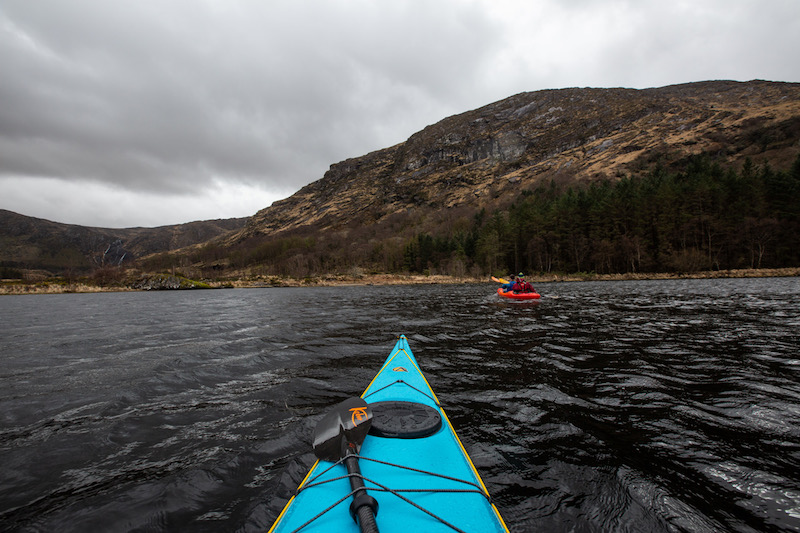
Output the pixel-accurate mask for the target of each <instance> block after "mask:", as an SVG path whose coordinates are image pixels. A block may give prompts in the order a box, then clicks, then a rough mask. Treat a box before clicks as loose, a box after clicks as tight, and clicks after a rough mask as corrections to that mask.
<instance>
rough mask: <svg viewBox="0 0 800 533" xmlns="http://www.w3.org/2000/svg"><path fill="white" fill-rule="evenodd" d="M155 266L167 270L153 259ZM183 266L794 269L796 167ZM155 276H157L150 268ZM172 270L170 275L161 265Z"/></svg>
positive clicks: (543, 193) (377, 229) (306, 240)
mask: <svg viewBox="0 0 800 533" xmlns="http://www.w3.org/2000/svg"><path fill="white" fill-rule="evenodd" d="M163 260H164V261H169V260H170V259H168V258H164V259H163ZM183 261H184V264H203V265H204V266H203V267H200V268H202V269H203V271H202V272H198V273H197V274H199V275H205V276H210V277H214V276H215V275H221V274H222V273H223V271H229V270H231V269H234V270H236V269H246V270H248V271H250V272H251V273H255V274H263V275H287V276H294V277H307V276H321V275H326V274H332V273H345V274H346V273H354V272H364V273H371V272H382V273H430V274H449V275H454V276H464V275H471V276H476V277H483V276H487V275H489V274H491V273H501V274H502V273H509V272H520V271H524V272H526V273H535V272H539V273H550V272H558V273H574V272H596V273H601V274H610V273H627V272H692V271H702V270H727V269H740V268H780V267H792V266H798V265H800V157H798V158H797V160H796V161H795V162H794V164H793V165H792V167H791V168H790V169H788V170H784V171H777V170H774V169H772V168H771V166H770V165H769V164H768V163H764V164H762V165H760V166H757V165H755V164H753V163H752V161H751V160H749V159H748V160H746V161H745V163H744V165H743V166H742V167H741V168H740V169H735V168H733V167H723V166H722V165H721V164H720V163H719V162H717V161H714V160H713V158H712V157H710V156H709V155H698V156H693V157H690V158H689V159H687V160H686V161H685V162H684V164H682V165H681V168H680V169H679V170H675V169H668V168H666V167H665V166H663V165H656V166H654V167H653V168H652V169H651V170H649V171H648V172H646V173H643V174H641V175H637V176H621V177H618V179H616V180H613V181H612V180H607V181H600V182H593V183H590V184H584V185H580V184H577V185H572V186H570V187H559V186H557V185H556V184H555V183H554V182H550V183H548V184H545V185H542V186H539V187H538V188H536V189H534V190H530V191H525V192H523V193H522V195H521V196H520V197H519V198H518V199H517V201H516V202H515V203H514V204H512V205H510V206H509V207H507V208H505V209H498V210H496V211H494V212H487V211H486V210H482V211H480V212H477V213H475V212H474V211H470V210H468V209H467V208H458V209H454V210H440V211H438V212H434V213H432V214H431V213H428V214H425V215H413V214H410V213H397V214H394V215H391V216H390V217H387V218H385V219H383V220H381V221H380V222H379V223H375V224H366V225H359V224H357V223H352V224H350V225H349V226H347V227H342V228H338V229H334V230H327V231H324V232H322V231H316V230H315V229H314V228H306V229H304V230H300V231H296V232H293V233H291V234H286V235H283V236H281V237H278V238H271V239H265V240H262V241H251V242H246V243H241V244H240V245H238V246H237V247H236V248H234V249H230V248H222V247H220V246H218V245H207V246H205V247H202V248H200V249H198V250H197V251H196V252H194V254H193V255H192V256H191V257H186V258H184V259H183ZM151 266H153V267H155V266H157V264H155V263H154V264H152V265H151ZM173 266H174V265H173Z"/></svg>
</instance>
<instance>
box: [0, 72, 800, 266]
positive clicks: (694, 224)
mask: <svg viewBox="0 0 800 533" xmlns="http://www.w3.org/2000/svg"><path fill="white" fill-rule="evenodd" d="M798 155H800V84H797V83H780V82H767V81H760V80H755V81H749V82H734V81H708V82H699V83H690V84H683V85H674V86H668V87H661V88H651V89H642V90H637V89H625V88H611V89H597V88H569V89H557V90H545V91H535V92H528V93H522V94H518V95H515V96H511V97H509V98H506V99H504V100H501V101H499V102H495V103H492V104H489V105H486V106H484V107H481V108H479V109H475V110H471V111H467V112H465V113H461V114H458V115H454V116H451V117H447V118H445V119H443V120H441V121H440V122H437V123H436V124H433V125H431V126H428V127H426V128H424V129H423V130H422V131H420V132H418V133H415V134H414V135H412V136H411V137H410V138H409V139H407V140H406V141H405V142H403V143H400V144H397V145H395V146H392V147H388V148H385V149H382V150H377V151H375V152H372V153H369V154H366V155H364V156H361V157H357V158H352V159H348V160H345V161H342V162H339V163H336V164H333V165H331V167H330V169H329V170H328V171H327V172H326V173H325V175H324V176H322V178H321V179H319V180H318V181H315V182H313V183H311V184H309V185H307V186H305V187H303V188H302V189H301V190H300V191H298V192H297V193H296V194H294V195H292V196H291V197H289V198H286V199H284V200H281V201H278V202H275V203H273V204H272V205H271V206H270V207H267V208H265V209H262V210H260V211H258V212H257V213H255V214H254V215H253V216H252V217H250V218H249V219H237V220H232V221H207V222H198V223H192V224H186V225H181V226H169V227H164V228H154V229H145V228H133V229H127V230H106V229H102V228H82V227H79V226H67V225H59V224H54V223H49V222H47V221H41V220H37V219H28V218H26V217H21V216H20V215H16V214H13V213H9V212H3V213H0V224H1V225H0V227H1V228H3V229H2V230H0V239H2V240H1V241H0V242H2V244H3V246H2V249H0V261H3V265H5V266H11V267H14V266H27V267H29V268H33V267H34V266H35V268H42V269H46V270H50V271H56V270H58V269H59V268H62V269H91V268H99V267H102V266H105V265H114V264H119V263H120V262H123V263H124V262H125V261H127V260H129V259H131V258H139V259H140V260H139V261H138V262H137V265H138V267H139V268H142V269H145V270H156V271H163V270H166V269H170V270H173V271H174V270H175V269H176V268H183V269H185V270H186V272H187V275H190V276H193V277H199V276H203V277H226V276H228V277H230V276H238V275H268V276H272V275H292V276H295V277H304V276H317V275H325V274H329V273H337V272H348V273H350V272H360V271H364V270H368V271H376V272H430V273H445V274H451V275H462V274H464V273H467V272H468V273H470V274H472V275H475V276H477V275H484V274H485V273H487V272H490V271H495V270H499V271H501V272H502V271H510V270H521V269H526V270H527V269H535V270H540V271H545V272H550V271H554V270H559V271H564V272H574V271H581V270H596V271H598V272H600V271H602V272H608V273H611V272H617V271H623V272H627V271H664V270H668V271H669V270H676V269H678V270H680V269H690V270H696V269H702V268H716V269H724V268H757V267H766V266H771V267H776V268H778V267H785V266H796V264H795V263H797V262H798V261H800V259H797V258H796V257H795V256H796V255H797V254H796V253H795V254H793V253H791V252H790V251H787V250H792V249H797V248H800V243H797V244H798V245H797V246H795V243H794V241H793V240H792V239H793V237H792V236H793V235H795V236H796V235H800V227H797V224H798V221H797V220H796V219H797V213H796V211H797V209H796V208H795V207H794V206H795V205H797V204H800V199H798V201H795V200H794V199H795V198H797V187H798V184H797V183H796V179H800V178H796V177H795V176H796V174H798V173H800V166H798V164H797V163H795V162H796V161H800V159H798ZM622 189H625V190H622ZM742 195H750V196H752V201H751V202H749V203H747V201H745V202H744V203H742V198H743V196H742ZM621 198H622V199H621ZM745 200H749V199H747V198H745ZM609 221H610V222H609ZM141 258H144V259H143V260H142V259H141Z"/></svg>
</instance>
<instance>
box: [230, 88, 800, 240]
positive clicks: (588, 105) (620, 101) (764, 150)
mask: <svg viewBox="0 0 800 533" xmlns="http://www.w3.org/2000/svg"><path fill="white" fill-rule="evenodd" d="M798 139H800V84H791V83H774V82H766V81H751V82H746V83H740V82H732V81H712V82H702V83H691V84H685V85H675V86H669V87H663V88H657V89H645V90H636V89H560V90H547V91H536V92H529V93H522V94H518V95H515V96H512V97H510V98H507V99H505V100H502V101H499V102H496V103H493V104H490V105H487V106H485V107H482V108H479V109H476V110H473V111H468V112H466V113H462V114H460V115H455V116H452V117H448V118H446V119H444V120H442V121H441V122H438V123H436V124H434V125H432V126H428V127H427V128H425V129H424V130H422V131H420V132H419V133H416V134H414V135H412V136H411V137H410V138H409V139H408V140H407V141H406V142H404V143H401V144H398V145H396V146H393V147H390V148H386V149H383V150H378V151H376V152H373V153H370V154H367V155H365V156H362V157H359V158H354V159H348V160H346V161H343V162H341V163H337V164H335V165H332V166H331V168H330V170H329V171H328V172H327V173H326V174H325V175H324V176H323V178H322V179H320V180H319V181H316V182H314V183H312V184H310V185H308V186H306V187H304V188H303V189H301V190H300V191H299V192H298V193H296V194H294V195H293V196H291V197H290V198H288V199H286V200H283V201H280V202H275V203H274V204H273V205H272V206H270V207H268V208H266V209H263V210H261V211H259V212H258V213H256V214H255V215H254V216H253V217H252V218H251V219H250V220H249V221H248V223H247V225H246V227H245V228H244V229H243V230H242V231H241V232H239V233H238V235H236V236H235V237H233V238H232V239H230V241H229V242H230V243H234V242H237V241H241V240H243V239H247V238H249V237H252V236H256V235H266V236H275V235H277V234H279V233H281V232H286V231H289V230H293V229H297V228H302V227H314V228H315V229H328V228H335V227H338V226H341V225H343V224H347V225H353V224H354V223H356V224H371V223H376V222H381V221H383V220H386V219H387V218H388V217H391V216H392V215H396V214H398V213H402V212H405V211H407V210H409V209H412V210H417V209H420V210H439V209H452V208H454V207H459V206H469V207H473V208H486V207H489V208H491V207H494V206H499V205H507V204H508V203H510V201H512V200H513V199H514V198H516V197H517V196H518V195H519V194H520V193H521V192H522V191H524V190H533V189H534V188H536V186H537V185H539V184H541V183H546V182H549V181H550V180H556V182H557V183H574V182H581V181H583V182H587V181H592V180H599V179H606V178H612V179H613V178H615V177H617V176H620V175H630V174H637V173H641V172H643V171H644V170H646V169H648V168H650V167H651V166H652V164H653V163H654V162H656V161H661V162H662V163H663V162H667V163H668V162H672V161H677V160H681V159H684V158H685V157H686V156H687V155H689V154H698V153H702V152H706V153H712V154H716V155H717V156H718V157H719V159H720V160H721V161H724V162H727V163H733V164H737V165H740V164H741V163H742V162H743V160H744V159H745V157H751V158H753V159H754V162H756V163H758V162H759V161H767V160H769V161H771V162H772V163H773V164H777V165H780V166H784V167H786V166H788V165H790V164H791V162H792V161H793V160H794V158H795V157H796V156H797V154H798V153H800V147H799V146H798V144H797V142H798Z"/></svg>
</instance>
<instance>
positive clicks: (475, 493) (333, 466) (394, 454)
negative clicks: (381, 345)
mask: <svg viewBox="0 0 800 533" xmlns="http://www.w3.org/2000/svg"><path fill="white" fill-rule="evenodd" d="M361 398H363V400H365V401H366V402H367V404H368V405H369V408H370V410H371V414H372V423H371V427H370V429H369V434H368V435H367V436H366V438H365V439H364V440H363V444H361V450H360V452H359V453H358V462H359V464H360V469H361V475H362V476H363V482H364V487H365V488H366V492H367V493H368V494H369V496H370V497H372V498H374V499H375V500H376V501H377V506H376V509H377V512H376V515H375V521H376V524H377V528H378V529H379V530H380V532H381V533H401V532H408V531H415V532H419V533H422V532H426V533H427V532H438V531H464V532H506V533H508V528H507V527H506V525H505V523H504V522H503V519H502V517H501V516H500V513H499V512H498V510H497V508H496V507H495V506H494V504H493V503H492V501H491V498H490V496H489V493H488V492H487V490H486V486H485V485H484V484H483V481H482V480H481V478H480V475H479V474H478V471H477V470H476V468H475V466H474V465H473V464H472V461H471V460H470V458H469V455H468V454H467V452H466V450H465V449H464V446H463V445H462V444H461V441H460V440H459V438H458V436H457V435H456V433H455V431H454V430H453V426H452V424H451V423H450V420H449V419H448V418H447V415H446V414H445V412H444V410H443V409H442V407H441V405H440V404H439V400H438V399H437V398H436V394H434V392H433V390H432V389H431V387H430V385H429V384H428V381H427V380H426V379H425V376H424V375H423V374H422V371H421V370H420V368H419V365H418V364H417V360H416V359H415V358H414V355H413V354H412V353H411V348H410V347H409V345H408V341H407V339H406V337H405V335H401V336H400V339H399V340H398V341H397V343H396V344H395V346H394V348H393V349H392V351H391V353H390V354H389V357H388V358H387V359H386V361H385V362H384V364H383V367H381V369H380V371H379V372H378V374H377V375H376V376H375V378H374V379H373V380H372V382H371V383H370V384H369V386H368V387H367V388H366V390H365V391H364V393H363V394H362V395H361ZM340 405H341V404H340ZM337 407H338V406H337ZM339 409H340V410H341V408H339ZM330 417H331V414H329V415H328V416H327V417H326V419H329V418H330ZM323 420H325V419H323ZM326 424H329V422H327V423H326ZM342 430H344V429H342ZM350 457H352V455H350ZM333 458H334V459H335V457H333ZM351 477H352V476H351ZM359 490H362V491H363V489H359ZM356 492H358V491H357V490H353V489H351V486H350V481H349V480H348V474H347V468H346V467H345V465H344V462H343V461H336V462H329V461H325V460H319V461H317V462H316V463H315V464H314V466H313V467H312V468H311V470H310V471H309V473H308V475H307V476H306V478H305V479H304V480H303V481H302V483H300V486H299V487H298V489H297V493H296V495H295V496H294V497H293V498H292V499H291V500H289V502H288V503H287V504H286V507H284V509H283V512H281V514H280V516H278V519H277V520H276V521H275V524H273V526H272V528H271V529H270V532H275V533H283V532H288V531H302V532H334V531H335V532H353V533H358V531H359V526H358V525H357V523H356V521H355V520H354V518H352V517H351V514H350V511H349V510H348V508H349V506H350V505H351V502H352V501H353V496H354V494H355V493H356Z"/></svg>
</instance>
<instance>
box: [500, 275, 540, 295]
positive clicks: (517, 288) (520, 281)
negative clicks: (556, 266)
mask: <svg viewBox="0 0 800 533" xmlns="http://www.w3.org/2000/svg"><path fill="white" fill-rule="evenodd" d="M511 291H512V292H515V293H521V292H523V293H524V292H535V291H534V290H533V285H531V284H530V283H528V282H527V281H525V277H524V275H523V273H522V272H520V273H519V276H517V281H516V282H515V283H514V285H512V287H511ZM506 292H508V291H506Z"/></svg>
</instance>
